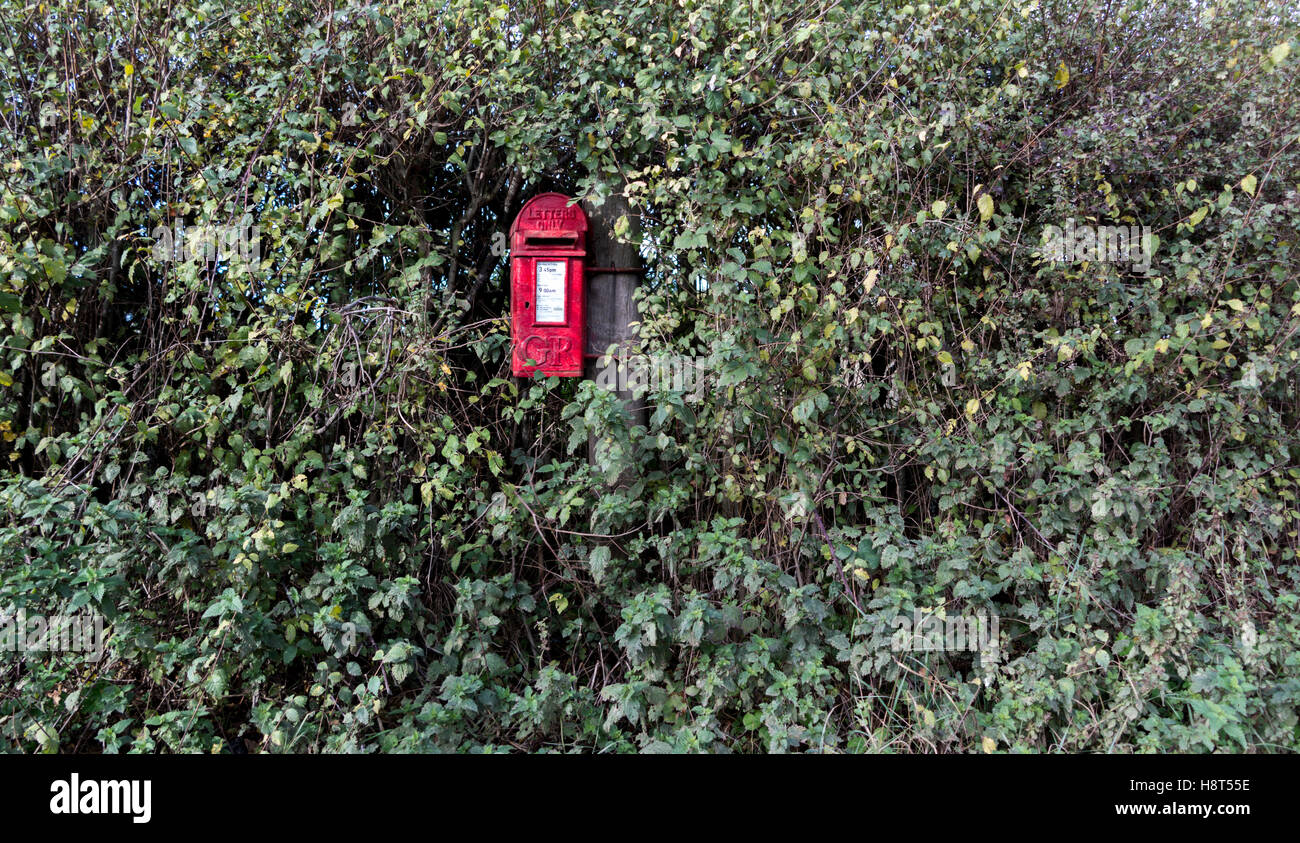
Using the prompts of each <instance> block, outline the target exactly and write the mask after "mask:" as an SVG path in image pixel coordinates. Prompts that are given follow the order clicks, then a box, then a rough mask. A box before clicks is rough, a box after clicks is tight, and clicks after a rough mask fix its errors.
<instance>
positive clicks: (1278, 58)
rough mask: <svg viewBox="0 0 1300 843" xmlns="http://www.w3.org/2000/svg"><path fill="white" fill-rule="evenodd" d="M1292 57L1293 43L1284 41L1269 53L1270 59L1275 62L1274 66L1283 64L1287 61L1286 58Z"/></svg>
mask: <svg viewBox="0 0 1300 843" xmlns="http://www.w3.org/2000/svg"><path fill="white" fill-rule="evenodd" d="M1289 55H1291V42H1290V41H1283V42H1282V43H1281V44H1278V45H1277V46H1276V47H1274V48H1273V49H1271V50H1269V51H1268V57H1269V58H1270V59H1272V60H1273V64H1281V63H1282V62H1284V61H1286V57H1287V56H1289Z"/></svg>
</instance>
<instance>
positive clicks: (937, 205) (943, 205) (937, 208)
mask: <svg viewBox="0 0 1300 843" xmlns="http://www.w3.org/2000/svg"><path fill="white" fill-rule="evenodd" d="M946 210H948V203H947V202H945V201H943V200H942V199H938V200H935V202H934V204H933V205H931V206H930V213H932V214H934V218H935V219H939V218H940V217H942V216H943V212H944V211H946Z"/></svg>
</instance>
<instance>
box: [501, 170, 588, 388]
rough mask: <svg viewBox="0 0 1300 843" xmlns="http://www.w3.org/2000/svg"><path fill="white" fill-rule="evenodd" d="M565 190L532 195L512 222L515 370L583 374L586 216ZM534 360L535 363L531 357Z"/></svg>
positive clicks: (565, 375)
mask: <svg viewBox="0 0 1300 843" xmlns="http://www.w3.org/2000/svg"><path fill="white" fill-rule="evenodd" d="M571 201H572V200H571V199H570V198H569V197H568V196H565V195H563V194H561V193H543V194H542V195H540V196H534V197H533V198H532V199H529V200H528V201H527V202H526V203H525V204H524V207H523V208H522V209H520V211H519V216H517V217H515V221H514V224H513V225H511V226H510V339H511V349H512V351H511V371H512V372H514V374H515V376H516V377H528V376H531V375H532V374H533V373H534V372H538V371H540V372H541V373H542V374H544V375H558V376H559V377H562V378H572V377H580V376H581V375H582V350H583V344H584V342H585V340H586V316H587V314H586V304H587V302H586V284H585V281H584V278H583V274H584V263H585V260H586V257H587V215H586V213H584V212H583V210H582V208H581V207H580V206H578V205H576V204H572V205H571V204H569V203H570V202H571ZM530 361H531V362H530Z"/></svg>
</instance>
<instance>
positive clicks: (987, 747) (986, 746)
mask: <svg viewBox="0 0 1300 843" xmlns="http://www.w3.org/2000/svg"><path fill="white" fill-rule="evenodd" d="M997 748H998V742H997V741H995V740H993V739H992V738H989V737H986V738H984V739H983V740H981V741H980V749H983V750H984V751H985V752H986V753H989V752H992V751H993V750H995V749H997Z"/></svg>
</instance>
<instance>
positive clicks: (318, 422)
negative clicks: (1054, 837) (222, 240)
mask: <svg viewBox="0 0 1300 843" xmlns="http://www.w3.org/2000/svg"><path fill="white" fill-rule="evenodd" d="M0 10H2V12H3V13H2V14H0V21H3V22H2V23H0V28H3V30H4V33H5V38H4V43H5V45H6V46H5V49H4V52H3V56H0V168H3V179H2V180H0V335H2V336H0V439H2V440H3V445H4V447H3V448H0V451H3V453H4V457H3V458H0V471H2V472H3V473H2V474H0V609H4V610H5V611H6V612H9V611H10V610H11V609H12V610H14V611H16V610H18V609H23V610H25V611H26V612H28V613H32V614H41V615H60V616H64V615H66V616H75V615H77V613H79V612H80V613H88V612H95V613H98V614H99V615H102V617H103V619H104V631H105V642H104V644H105V646H104V652H103V655H102V657H101V658H98V659H94V658H90V657H89V656H88V655H87V654H84V653H78V652H67V651H58V650H50V651H37V652H33V651H30V650H27V649H23V648H12V649H7V650H5V651H3V652H0V673H2V674H3V684H0V688H3V690H0V740H2V741H3V743H4V745H5V746H6V747H7V748H9V749H12V750H16V751H23V752H35V751H48V752H53V751H95V752H98V751H103V752H152V751H168V752H230V751H235V752H243V751H250V750H251V751H271V752H323V751H476V752H478V751H481V752H489V751H593V752H595V751H601V752H603V751H745V752H749V751H775V752H780V751H818V752H821V751H826V752H843V751H855V752H856V751H871V752H900V751H923V752H929V751H944V752H993V751H1115V752H1143V751H1169V750H1182V751H1211V750H1236V751H1260V752H1270V751H1284V750H1294V749H1296V748H1297V747H1300V740H1298V739H1297V738H1298V735H1297V728H1298V725H1297V718H1296V714H1295V711H1296V709H1297V703H1298V702H1300V662H1297V656H1296V653H1297V643H1298V642H1297V635H1298V630H1297V620H1296V617H1297V615H1296V609H1297V605H1296V604H1297V599H1298V595H1300V592H1298V590H1297V562H1296V547H1297V529H1298V523H1297V522H1298V521H1300V507H1298V506H1297V501H1296V492H1297V485H1298V483H1300V432H1298V430H1297V426H1298V425H1300V406H1298V405H1300V398H1298V396H1300V391H1298V390H1297V386H1298V385H1300V372H1298V367H1300V333H1298V329H1300V286H1298V284H1297V277H1298V275H1300V272H1298V270H1300V262H1298V261H1297V253H1296V246H1297V221H1300V196H1298V192H1300V184H1298V183H1297V181H1298V180H1300V168H1298V167H1297V164H1298V163H1300V152H1298V150H1300V136H1298V135H1297V131H1298V128H1297V127H1298V126H1300V109H1298V103H1297V96H1296V92H1297V90H1300V87H1298V86H1297V85H1296V71H1295V68H1296V56H1295V54H1294V53H1295V51H1296V50H1300V43H1297V41H1298V39H1297V31H1298V29H1297V22H1298V21H1297V12H1296V9H1295V8H1294V4H1290V3H1282V2H1263V3H1260V2H1249V3H1248V2H1244V0H1225V2H1219V3H1208V2H1207V3H1169V4H1157V5H1156V6H1151V5H1149V4H1146V3H1142V2H1136V1H1135V0H1134V1H1133V2H1130V1H1129V0H1116V2H1113V3H1106V4H1079V3H1064V2H1057V1H1056V0H1012V2H1010V3H1006V2H989V1H986V0H962V2H936V3H921V2H910V3H903V2H892V0H891V2H863V3H835V2H826V3H813V4H805V3H793V2H779V0H778V2H775V3H773V2H763V3H758V2H756V0H755V1H754V2H735V0H729V1H728V2H715V1H714V0H681V2H672V3H669V2H650V0H642V1H641V2H636V0H627V1H626V2H595V3H577V4H572V3H558V2H554V0H539V1H538V2H534V3H530V4H522V5H521V4H507V3H490V2H482V0H449V2H439V3H421V2H378V3H370V4H365V5H360V4H357V5H351V6H346V5H345V6H341V7H339V6H336V7H332V8H325V7H321V6H319V5H318V4H304V3H300V2H294V0H290V2H285V3H283V4H278V5H277V6H276V7H275V8H274V9H271V8H270V7H267V8H258V9H248V10H231V9H229V8H227V7H225V6H223V5H221V4H217V3H212V2H193V0H191V2H184V3H180V4H175V3H171V4H162V3H157V2H153V1H152V0H145V1H144V2H142V3H141V4H138V7H137V10H136V13H135V14H136V17H137V18H138V20H132V19H128V17H127V16H124V15H121V14H120V13H119V12H118V11H117V10H116V8H115V7H113V6H110V5H108V4H107V3H104V2H98V0H91V2H88V3H85V4H82V5H81V6H79V7H78V8H77V9H75V10H74V9H66V8H53V7H38V6H24V5H22V4H17V3H13V2H4V3H3V5H2V6H0ZM575 44H581V45H583V49H581V50H573V49H572V45H575ZM548 190H558V191H562V192H565V193H568V194H570V195H574V196H577V197H581V198H583V199H584V200H586V201H588V202H589V203H591V205H592V206H600V205H601V204H602V203H603V202H604V201H605V200H606V199H607V198H608V197H610V196H612V195H616V194H618V195H622V196H624V197H626V198H627V201H628V202H629V203H630V207H631V209H632V213H631V214H630V215H629V216H627V217H625V218H620V219H619V220H618V221H617V222H616V225H615V233H616V234H617V236H619V237H623V238H626V239H629V240H631V241H632V242H635V243H636V245H637V246H638V248H639V250H640V253H641V255H642V256H643V258H644V261H645V264H646V270H647V272H646V277H645V283H644V284H643V286H642V289H641V291H640V293H639V302H638V307H639V312H640V322H639V328H638V330H639V336H640V341H639V347H638V348H637V349H635V350H634V351H635V352H636V353H644V354H647V355H656V356H663V357H675V358H682V359H690V360H692V361H697V362H698V365H699V372H700V374H699V376H700V377H701V378H702V379H703V380H704V383H703V386H702V388H699V389H698V390H693V392H692V394H691V395H685V394H683V392H682V391H680V390H677V389H675V388H674V384H673V382H672V380H671V379H661V380H658V381H655V382H653V383H650V384H648V385H647V386H646V388H645V390H644V393H643V394H642V395H641V397H640V398H641V400H642V401H643V402H644V403H645V404H646V405H647V408H648V410H647V413H646V414H645V419H644V423H643V424H642V423H636V424H634V423H632V421H631V420H630V419H629V417H628V416H626V415H625V414H624V413H623V410H622V407H621V405H620V403H619V402H618V400H617V399H616V397H615V396H614V395H613V394H612V393H610V392H609V391H607V390H604V389H601V388H599V387H598V386H597V385H596V384H594V383H591V382H586V381H581V380H572V379H571V380H561V379H551V380H543V379H537V380H531V381H516V380H513V379H511V378H510V371H509V360H508V354H509V338H508V325H507V323H506V321H505V320H506V318H507V313H508V299H507V296H508V293H507V285H506V278H507V267H506V256H505V254H504V250H503V249H502V248H501V244H502V243H503V242H504V241H503V235H504V232H505V231H506V230H507V228H508V226H509V224H510V221H511V220H512V219H513V217H514V215H515V214H516V213H517V212H518V210H519V208H520V206H521V205H522V203H523V202H524V201H526V200H527V199H528V198H529V197H531V196H533V195H536V194H537V193H540V192H544V191H548ZM182 230H186V231H188V230H192V231H199V232H206V231H213V232H231V231H238V232H254V234H252V235H250V236H255V237H256V238H257V240H256V242H255V243H253V242H249V243H248V244H247V248H241V249H240V250H238V253H237V254H223V253H222V252H221V251H220V250H217V249H210V250H204V249H200V250H198V251H197V252H191V253H189V254H188V256H187V259H186V260H177V259H169V258H173V257H175V256H176V255H175V243H173V248H172V250H171V251H170V252H169V250H168V249H167V248H166V245H165V244H164V245H163V247H162V248H161V249H160V248H159V242H158V241H159V239H160V235H159V232H160V231H172V232H175V231H182ZM1121 231H1123V232H1125V236H1126V238H1128V239H1126V241H1125V242H1124V244H1123V246H1125V247H1126V248H1121V243H1120V241H1119V240H1118V239H1117V238H1118V237H1119V232H1121ZM1135 231H1136V232H1137V235H1136V238H1137V243H1138V244H1139V250H1138V252H1137V253H1134V252H1133V251H1132V249H1131V247H1132V243H1133V232H1135ZM1066 232H1069V237H1070V238H1071V239H1070V241H1069V243H1068V244H1067V243H1065V242H1064V240H1063V239H1062V238H1063V237H1064V236H1065V234H1066ZM1089 238H1091V240H1090V241H1089ZM241 245H242V244H241ZM227 252H229V250H227ZM656 359H657V358H656ZM589 443H599V444H600V446H601V447H598V448H596V449H595V450H594V453H595V458H594V459H588V445H589ZM7 616H8V615H6V617H7ZM973 617H980V618H992V619H996V621H997V622H996V625H995V626H996V630H997V641H996V642H995V643H996V647H992V648H990V647H983V648H979V647H970V646H964V645H951V642H952V638H951V636H950V635H945V636H940V638H939V639H935V640H938V641H940V642H941V644H942V646H938V645H936V646H930V645H928V644H927V645H925V646H916V645H915V644H908V643H906V642H908V641H917V640H923V639H922V638H919V637H916V636H913V637H911V638H908V637H906V636H904V637H899V636H897V635H896V634H895V633H896V631H897V630H898V623H897V621H898V619H899V618H907V619H913V620H911V621H909V623H913V624H918V625H920V626H925V624H928V623H937V624H941V625H943V626H944V628H945V630H947V629H949V628H950V625H951V624H953V623H957V624H961V623H967V622H968V621H969V619H970V618H973ZM992 627H993V625H990V628H992ZM924 640H930V639H924ZM900 642H902V643H900ZM986 643H987V642H986Z"/></svg>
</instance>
